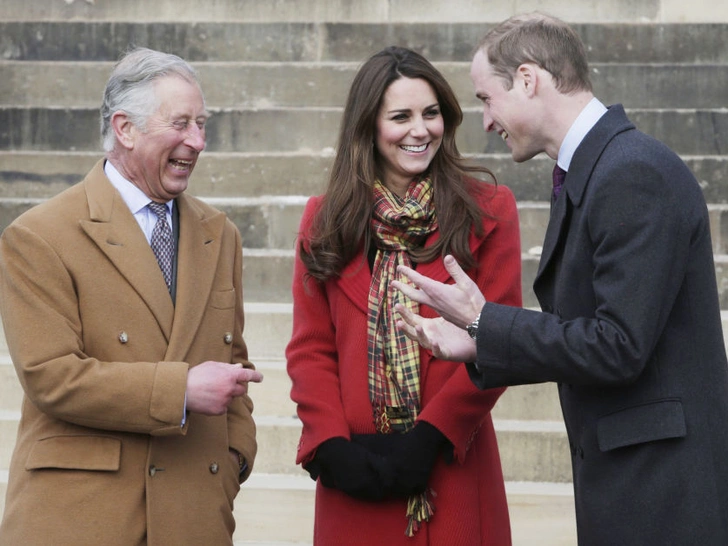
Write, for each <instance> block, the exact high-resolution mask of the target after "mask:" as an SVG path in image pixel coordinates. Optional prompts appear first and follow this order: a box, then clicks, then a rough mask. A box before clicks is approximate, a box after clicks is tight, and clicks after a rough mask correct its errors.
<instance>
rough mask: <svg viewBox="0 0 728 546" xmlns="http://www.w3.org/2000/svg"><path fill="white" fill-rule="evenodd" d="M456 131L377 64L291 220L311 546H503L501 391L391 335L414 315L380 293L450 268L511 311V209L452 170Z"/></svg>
mask: <svg viewBox="0 0 728 546" xmlns="http://www.w3.org/2000/svg"><path fill="white" fill-rule="evenodd" d="M461 121H462V111H461V109H460V106H459V104H458V102H457V100H456V98H455V95H454V93H453V91H452V89H451V87H450V85H449V84H448V83H447V81H446V80H445V79H444V78H443V77H442V75H441V74H440V73H439V72H438V71H437V70H436V69H435V68H434V67H433V66H432V64H431V63H429V62H428V61H427V60H426V59H425V58H424V57H422V56H421V55H419V54H418V53H416V52H414V51H411V50H409V49H404V48H398V47H390V48H387V49H385V50H383V51H381V52H379V53H377V54H376V55H374V56H373V57H371V58H370V59H369V60H367V62H365V63H364V64H363V65H362V67H361V69H360V70H359V72H358V73H357V75H356V76H355V78H354V81H353V83H352V86H351V89H350V91H349V96H348V98H347V102H346V105H345V108H344V115H343V117H342V124H341V129H340V133H339V141H338V146H337V153H336V156H335V160H334V166H333V168H332V172H331V177H330V179H329V184H328V187H327V190H326V193H325V194H324V195H321V196H317V197H313V198H311V199H310V200H309V202H308V204H307V206H306V210H305V211H304V214H303V219H302V221H301V229H300V236H299V241H298V245H297V255H296V261H295V271H294V279H293V336H292V338H291V341H290V343H289V345H288V347H287V349H286V358H287V360H288V362H287V366H288V372H289V375H290V377H291V380H292V385H293V387H292V390H291V397H292V399H293V400H294V401H295V402H296V404H297V408H298V415H299V417H300V418H301V421H302V423H303V434H302V437H301V442H300V444H299V450H298V454H297V463H299V464H301V465H302V466H303V467H304V468H305V469H306V470H307V471H308V472H309V474H310V475H311V477H312V478H313V479H315V480H317V481H318V483H317V488H316V509H315V528H314V544H315V545H316V546H328V545H338V544H344V543H345V544H348V545H352V546H357V545H362V546H364V545H366V546H369V545H371V544H387V545H393V546H396V545H397V544H414V543H413V542H412V538H411V537H416V544H420V545H424V544H433V545H435V544H454V543H457V544H460V545H464V546H469V545H472V546H501V545H510V525H509V521H508V510H507V507H506V499H505V491H504V486H503V476H502V473H501V467H500V460H499V456H498V446H497V443H496V437H495V433H494V430H493V424H492V421H491V417H490V413H489V411H488V410H489V408H491V407H492V406H493V404H495V402H496V400H497V399H498V397H499V396H500V394H501V393H502V392H503V391H502V390H501V389H494V390H489V391H479V390H478V389H476V388H475V387H474V386H473V385H472V383H471V382H470V380H469V378H468V376H467V373H465V370H464V366H457V365H453V364H452V363H446V362H444V361H439V360H437V359H434V358H433V355H432V354H431V353H429V352H427V351H425V350H421V349H420V348H419V347H418V346H417V345H416V344H415V343H414V342H412V341H410V340H408V339H407V338H406V337H405V336H404V335H401V333H398V332H397V331H396V317H395V315H394V308H395V305H397V304H402V305H405V306H407V307H408V308H410V309H412V311H413V312H417V311H421V312H423V313H426V310H425V309H422V310H419V309H417V305H416V304H414V302H412V301H411V300H409V299H408V298H406V297H403V296H401V294H400V293H399V292H397V291H393V290H390V288H389V286H390V282H391V281H392V280H394V279H395V278H396V267H397V266H398V265H401V264H403V265H411V266H413V265H416V266H417V268H418V270H421V271H422V272H423V273H428V274H429V275H434V276H435V277H437V278H440V279H443V280H446V279H447V278H448V275H447V271H446V269H445V267H444V264H443V257H444V256H445V255H446V254H448V253H452V254H454V255H456V256H458V259H459V261H461V263H465V264H466V265H465V267H466V268H467V269H468V272H469V274H470V275H471V276H472V277H473V278H474V280H475V281H476V283H477V284H478V286H479V288H480V289H481V290H482V291H483V292H484V293H485V294H486V295H487V297H488V298H489V300H496V301H499V302H501V303H504V304H506V305H514V306H520V305H521V288H520V287H521V276H520V266H521V259H520V243H519V232H518V218H517V212H516V206H515V200H514V198H513V194H512V193H511V192H510V190H508V189H507V188H505V187H504V186H498V185H496V184H495V183H494V182H495V179H494V177H493V175H492V173H490V171H488V170H487V169H485V168H480V167H475V166H471V165H468V164H466V163H465V161H464V160H463V159H462V157H461V156H460V154H459V152H458V150H457V146H456V144H455V131H456V128H457V127H458V125H460V123H461ZM474 173H479V174H480V175H482V176H484V177H487V178H488V179H489V180H490V182H492V183H485V182H482V181H479V180H476V179H475V178H474V177H473V176H472V175H473V174H474ZM453 460H457V464H448V463H453ZM476 476H477V480H476V479H474V477H476ZM435 509H436V510H437V515H435V512H434V510H435ZM484 537H485V538H484Z"/></svg>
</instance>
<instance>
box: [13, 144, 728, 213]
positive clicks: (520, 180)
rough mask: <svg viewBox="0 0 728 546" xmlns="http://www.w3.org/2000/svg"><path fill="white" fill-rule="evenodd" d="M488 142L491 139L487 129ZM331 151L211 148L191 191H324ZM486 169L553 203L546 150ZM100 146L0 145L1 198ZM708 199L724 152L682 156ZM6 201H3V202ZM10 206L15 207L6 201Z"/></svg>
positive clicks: (48, 190)
mask: <svg viewBox="0 0 728 546" xmlns="http://www.w3.org/2000/svg"><path fill="white" fill-rule="evenodd" d="M481 134H482V138H483V142H486V140H487V137H486V136H485V133H482V131H481ZM332 153H333V150H332V149H330V148H329V149H324V150H318V151H308V152H307V151H301V152H264V153H253V152H251V153H247V152H209V151H206V152H205V153H204V154H203V155H202V157H201V159H200V161H199V163H198V164H197V166H196V168H195V171H194V174H193V177H192V180H191V183H190V187H189V189H188V191H189V192H190V193H191V194H193V195H198V196H201V197H205V198H207V197H210V198H212V197H232V198H240V197H255V198H262V197H264V196H279V197H282V196H310V195H317V194H320V193H323V191H324V190H325V187H326V182H327V177H328V173H329V169H330V166H331V162H332V157H331V156H332ZM468 155H469V156H470V157H471V159H472V161H474V162H475V163H478V164H480V165H483V166H486V167H488V168H489V169H490V170H491V171H493V172H494V174H495V175H496V178H497V180H498V182H499V183H500V184H505V185H507V186H508V187H509V188H511V190H513V193H514V194H515V196H516V199H517V200H518V201H543V202H548V200H549V196H550V193H549V192H550V191H551V170H552V169H553V165H554V163H553V160H551V159H549V158H548V157H546V156H545V155H544V154H541V155H539V156H538V157H537V158H534V159H532V160H530V161H526V162H524V163H514V162H513V160H512V159H511V156H510V154H505V153H488V154H468ZM101 157H102V154H101V152H100V151H86V152H78V151H27V150H26V151H18V150H0V199H2V198H5V197H10V198H18V199H38V198H46V197H50V196H52V195H55V194H56V193H58V192H60V191H61V190H63V189H65V188H67V187H69V186H71V185H72V184H75V183H77V182H79V181H80V180H82V179H83V177H84V176H85V175H86V173H88V171H89V170H90V169H91V167H93V165H94V164H95V163H96V162H97V161H98V160H99V159H100V158H101ZM683 159H684V160H685V161H686V163H687V164H688V166H689V167H690V168H691V169H692V171H693V173H694V174H695V176H696V178H697V179H698V181H699V182H700V185H701V187H702V188H703V193H704V195H705V198H706V200H707V201H708V202H709V203H728V189H727V188H726V184H727V182H726V179H725V172H726V169H727V168H728V167H727V166H726V165H728V157H727V156H725V155H707V156H702V155H701V156H685V155H684V156H683ZM0 206H3V205H0ZM4 206H6V207H8V206H10V205H4Z"/></svg>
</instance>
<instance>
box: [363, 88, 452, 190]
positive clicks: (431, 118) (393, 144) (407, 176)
mask: <svg viewBox="0 0 728 546" xmlns="http://www.w3.org/2000/svg"><path fill="white" fill-rule="evenodd" d="M444 131H445V124H444V121H443V118H442V113H441V112H440V104H439V103H438V100H437V96H436V95H435V91H434V90H433V89H432V86H431V85H430V84H429V83H428V82H427V81H425V80H423V79H421V78H414V79H413V78H404V77H402V78H399V79H398V80H395V81H394V82H392V84H391V85H390V86H389V88H388V89H387V91H386V92H385V94H384V98H383V100H382V105H381V107H380V109H379V114H378V116H377V134H376V143H375V144H376V147H377V151H378V152H379V157H380V158H381V160H382V164H381V165H380V170H381V173H382V176H383V180H382V183H383V184H384V185H385V186H387V188H389V189H390V191H392V192H394V193H397V194H398V195H401V196H403V195H404V194H405V193H406V191H407V188H408V187H409V184H410V182H411V181H412V179H413V178H415V177H416V176H417V175H419V174H422V173H423V172H425V171H426V170H427V168H428V167H429V166H430V162H432V159H433V158H434V157H435V154H436V153H437V150H438V149H439V148H440V144H441V143H442V135H443V133H444Z"/></svg>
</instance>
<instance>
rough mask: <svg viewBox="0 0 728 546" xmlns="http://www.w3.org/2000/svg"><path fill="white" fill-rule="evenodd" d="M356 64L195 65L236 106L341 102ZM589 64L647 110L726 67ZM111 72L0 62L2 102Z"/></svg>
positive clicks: (724, 73)
mask: <svg viewBox="0 0 728 546" xmlns="http://www.w3.org/2000/svg"><path fill="white" fill-rule="evenodd" d="M363 60H364V59H362V60H361V61H363ZM359 64H360V63H359V62H357V63H351V62H347V63H338V62H328V63H311V62H235V63H233V62H226V63H208V62H199V63H195V67H196V68H197V70H198V72H199V76H200V79H201V81H202V87H203V90H204V92H205V99H206V101H207V104H208V105H209V106H211V107H214V108H218V109H220V108H233V109H240V108H271V107H341V106H343V104H344V103H345V101H346V95H347V93H348V90H349V85H350V84H351V80H352V79H353V77H354V74H355V73H356V71H357V70H358V68H359ZM436 65H437V67H438V68H439V69H440V70H441V71H442V73H443V75H444V76H445V78H447V80H448V81H449V82H450V84H451V85H452V87H453V89H454V91H455V93H456V95H457V96H458V98H459V100H460V103H461V106H463V107H466V108H477V107H479V106H480V103H479V101H478V100H477V99H476V98H475V95H474V92H473V86H472V82H471V80H470V62H469V61H467V62H440V63H436ZM590 68H591V75H592V83H593V84H594V92H595V94H596V96H598V97H599V98H600V99H601V100H602V101H603V102H605V103H606V104H612V103H615V102H622V103H624V104H625V105H627V106H629V107H630V108H652V109H655V108H663V109H664V108H678V109H686V108H701V109H709V108H722V107H723V106H724V105H725V89H726V87H728V64H700V65H696V64H664V63H661V64H635V63H593V64H592V65H591V67H590ZM111 69H112V63H108V62H86V63H82V62H74V61H7V62H0V73H2V74H3V77H2V78H0V106H9V107H33V108H39V107H40V108H98V107H99V105H100V101H101V96H102V94H103V89H104V86H105V84H106V80H107V79H108V77H109V74H110V73H111ZM291 82H297V84H296V85H291ZM50 89H52V90H53V92H52V93H49V90H50Z"/></svg>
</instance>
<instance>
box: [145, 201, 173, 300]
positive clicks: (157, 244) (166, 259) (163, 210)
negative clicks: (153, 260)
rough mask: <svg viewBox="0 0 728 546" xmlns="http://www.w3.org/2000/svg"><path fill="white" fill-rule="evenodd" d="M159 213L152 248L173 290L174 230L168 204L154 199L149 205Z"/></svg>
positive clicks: (165, 279)
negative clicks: (170, 224) (168, 219)
mask: <svg viewBox="0 0 728 546" xmlns="http://www.w3.org/2000/svg"><path fill="white" fill-rule="evenodd" d="M147 206H148V207H149V208H150V210H151V211H152V212H153V213H154V214H156V215H157V223H156V224H154V229H153V230H152V240H151V245H152V250H153V251H154V255H155V256H156V257H157V263H158V264H159V268H160V269H161V270H162V274H163V275H164V281H165V282H166V283H167V289H168V290H169V291H170V292H171V291H172V259H173V257H174V244H173V243H172V230H171V229H170V227H169V224H168V223H167V205H166V204H165V203H155V202H154V201H152V202H151V203H149V205H147Z"/></svg>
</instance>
